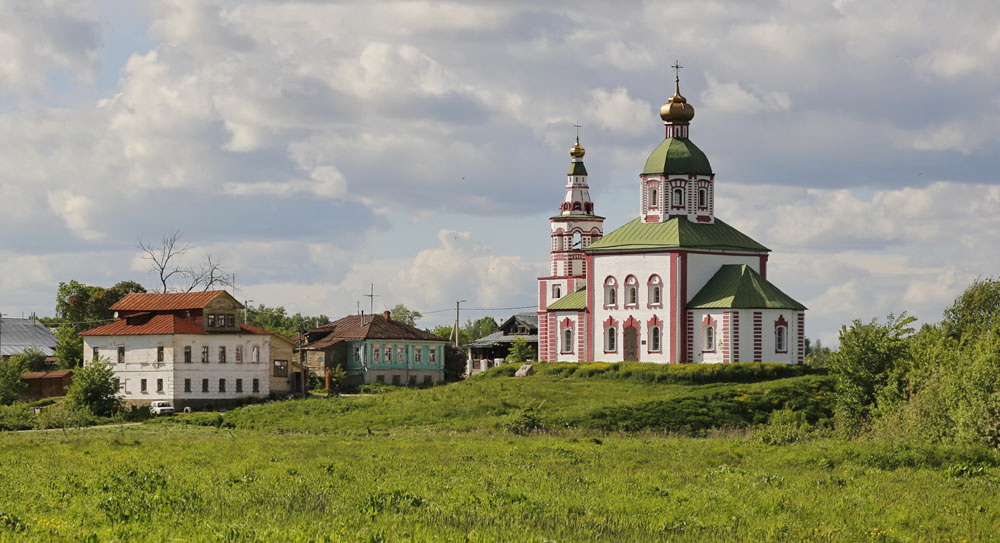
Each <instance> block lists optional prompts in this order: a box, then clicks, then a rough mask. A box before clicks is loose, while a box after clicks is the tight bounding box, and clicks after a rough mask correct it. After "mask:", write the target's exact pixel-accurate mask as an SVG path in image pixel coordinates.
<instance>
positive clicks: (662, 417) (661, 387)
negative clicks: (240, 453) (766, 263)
mask: <svg viewBox="0 0 1000 543" xmlns="http://www.w3.org/2000/svg"><path fill="white" fill-rule="evenodd" d="M536 368H537V371H538V372H539V373H538V374H536V375H532V376H529V377H524V378H514V377H510V374H512V373H513V370H515V369H516V367H513V366H502V367H499V368H495V369H493V370H491V371H489V372H486V373H484V374H482V375H479V376H476V377H474V378H472V379H469V380H467V381H464V382H461V383H456V384H452V385H448V386H440V387H434V388H430V389H406V388H402V389H394V390H393V391H392V392H391V393H386V394H375V395H364V396H345V397H342V398H330V399H311V400H305V401H288V402H273V403H268V404H263V405H253V406H247V407H243V408H240V409H236V410H234V411H231V412H229V413H225V414H223V415H219V414H214V413H210V414H193V415H187V416H184V415H181V416H178V417H176V418H171V419H164V420H162V421H160V422H163V423H168V424H177V423H180V424H185V423H189V424H202V425H210V426H223V427H226V428H239V429H246V430H264V431H273V432H283V433H292V432H294V433H298V432H301V433H331V432H332V433H343V434H351V435H366V434H367V433H368V432H369V430H370V431H377V432H383V433H400V432H405V431H414V430H425V431H426V430H451V431H463V432H470V431H495V430H508V431H512V432H515V433H525V432H529V431H533V430H539V431H556V430H567V429H580V430H594V431H618V430H621V431H628V432H634V431H640V430H648V431H659V432H680V433H684V434H691V435H702V434H704V432H705V431H707V430H709V429H711V428H736V427H744V426H748V425H751V424H759V423H763V422H766V421H767V419H768V417H769V415H770V413H771V412H772V411H775V410H779V409H789V410H792V411H796V412H801V413H802V416H803V417H804V418H805V419H806V420H807V421H808V422H810V423H816V422H818V421H819V420H821V419H824V418H827V417H829V416H830V414H831V411H830V409H831V404H830V401H831V396H830V391H831V387H832V382H831V381H830V379H829V378H827V377H825V376H823V375H817V374H813V373H810V372H809V371H808V370H806V369H804V368H801V367H796V366H784V365H780V364H732V365H728V366H721V365H719V366H673V367H670V366H662V365H657V364H638V363H633V364H602V363H594V364H539V365H536Z"/></svg>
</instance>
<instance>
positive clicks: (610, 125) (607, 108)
mask: <svg viewBox="0 0 1000 543" xmlns="http://www.w3.org/2000/svg"><path fill="white" fill-rule="evenodd" d="M588 94H589V96H590V101H589V103H588V104H587V106H586V107H585V108H584V111H586V112H587V115H588V116H590V117H591V118H593V119H594V120H595V121H597V124H598V126H600V127H601V128H605V129H607V130H610V131H612V132H620V133H623V134H641V133H643V132H645V131H646V129H647V127H648V124H649V120H650V118H651V116H652V111H653V108H652V107H651V106H650V104H649V103H648V102H645V101H643V100H639V99H636V98H632V97H631V96H629V94H628V89H626V88H624V87H618V88H617V89H614V90H611V91H609V90H606V89H594V90H592V91H590V92H589V93H588Z"/></svg>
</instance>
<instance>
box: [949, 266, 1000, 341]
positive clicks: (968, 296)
mask: <svg viewBox="0 0 1000 543" xmlns="http://www.w3.org/2000/svg"><path fill="white" fill-rule="evenodd" d="M998 324H1000V279H992V278H988V279H977V280H975V281H973V283H972V285H970V286H969V288H967V289H965V291H964V292H962V294H961V295H960V296H959V297H958V298H957V299H956V300H955V302H954V303H952V305H951V306H950V307H948V308H947V309H945V310H944V326H945V328H946V329H947V330H948V333H949V334H951V336H952V337H955V338H961V337H963V336H969V337H972V336H975V335H976V334H978V333H979V332H980V331H982V330H988V329H991V328H995V327H996V326H997V325H998Z"/></svg>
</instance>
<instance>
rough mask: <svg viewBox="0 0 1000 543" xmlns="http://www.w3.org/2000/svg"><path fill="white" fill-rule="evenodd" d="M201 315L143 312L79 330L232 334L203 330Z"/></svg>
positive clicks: (245, 328)
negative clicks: (185, 315)
mask: <svg viewBox="0 0 1000 543" xmlns="http://www.w3.org/2000/svg"><path fill="white" fill-rule="evenodd" d="M202 322H203V321H202V317H200V316H198V317H182V316H180V315H173V314H169V313H168V314H159V315H157V314H153V313H143V314H141V315H129V316H127V317H125V318H121V319H117V320H116V321H115V322H112V323H109V324H105V325H103V326H98V327H97V328H93V329H91V330H86V331H84V332H80V335H81V336H140V335H162V334H202V335H206V334H213V335H214V334H233V333H237V332H230V331H228V330H217V331H216V330H213V331H212V332H207V331H205V328H204V327H203V326H202ZM240 332H241V333H244V334H257V335H262V336H266V335H271V334H272V332H269V331H267V330H264V329H263V328H258V327H256V326H251V325H249V324H241V325H240Z"/></svg>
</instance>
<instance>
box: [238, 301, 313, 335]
mask: <svg viewBox="0 0 1000 543" xmlns="http://www.w3.org/2000/svg"><path fill="white" fill-rule="evenodd" d="M328 322H330V318H329V317H327V316H326V315H320V316H318V317H304V316H302V314H300V313H296V314H294V315H287V314H286V313H285V308H284V307H282V306H280V305H279V306H277V307H268V306H266V305H264V304H259V305H258V306H257V307H253V306H247V308H246V323H247V324H249V325H251V326H257V327H260V328H263V329H265V330H268V331H271V332H274V333H276V334H281V335H283V336H285V337H289V338H290V337H294V336H295V335H296V334H298V333H299V331H300V330H311V329H313V328H316V327H319V326H322V325H324V324H326V323H328Z"/></svg>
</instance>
